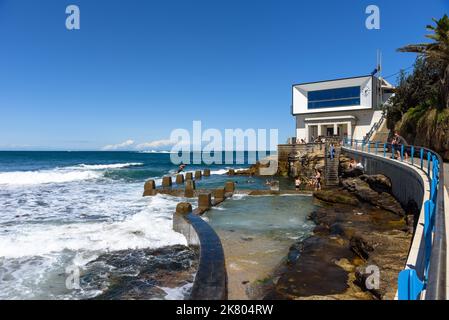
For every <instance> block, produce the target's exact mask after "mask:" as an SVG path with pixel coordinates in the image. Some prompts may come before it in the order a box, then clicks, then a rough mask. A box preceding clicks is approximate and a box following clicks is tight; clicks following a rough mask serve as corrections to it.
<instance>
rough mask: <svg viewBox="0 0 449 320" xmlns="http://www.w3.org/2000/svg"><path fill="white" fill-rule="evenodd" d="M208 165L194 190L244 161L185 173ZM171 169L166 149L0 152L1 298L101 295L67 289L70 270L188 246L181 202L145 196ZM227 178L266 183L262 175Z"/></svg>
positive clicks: (213, 183)
mask: <svg viewBox="0 0 449 320" xmlns="http://www.w3.org/2000/svg"><path fill="white" fill-rule="evenodd" d="M243 158H247V155H245V156H244V157H243ZM239 160H242V158H241V159H239ZM206 167H208V168H210V169H211V173H212V176H211V177H210V178H207V179H206V178H205V179H203V180H202V181H200V182H198V183H197V188H203V187H204V188H214V187H217V186H220V185H223V184H224V182H225V181H226V180H227V179H229V177H228V176H227V175H225V173H226V172H227V170H228V169H229V168H234V169H239V168H245V167H248V164H237V161H236V162H235V163H234V164H232V165H208V166H206V165H205V164H201V165H191V166H188V167H187V169H186V171H194V170H197V169H204V168H206ZM176 171H177V166H176V165H174V164H172V163H171V161H170V155H169V154H167V153H138V152H0V299H89V298H94V297H95V296H97V295H99V294H100V293H101V292H99V291H98V290H93V289H92V290H69V289H68V288H67V285H66V279H67V276H68V273H67V267H70V266H76V267H79V268H83V266H85V265H86V264H88V263H89V262H91V261H94V260H95V259H96V258H98V256H100V255H102V254H105V253H110V252H116V251H119V250H134V249H135V250H137V249H143V248H161V247H164V246H172V245H177V244H181V245H185V244H186V240H185V238H184V237H183V236H182V235H181V234H178V233H176V232H174V231H173V230H172V215H173V212H174V210H175V207H176V205H177V203H178V202H179V201H181V200H183V199H179V198H176V197H171V196H165V195H157V196H155V197H147V198H143V197H142V193H143V185H144V182H145V181H146V180H148V179H150V178H152V179H155V180H156V184H160V182H161V178H162V177H163V176H164V175H174V174H175V173H176ZM232 179H233V180H235V181H236V182H237V183H238V186H239V187H241V188H245V189H256V188H265V186H264V180H263V179H260V178H251V179H249V178H248V177H233V178H232ZM193 204H194V205H195V203H193ZM169 296H175V297H177V298H179V297H180V295H179V294H178V295H176V294H175V295H173V294H171V295H167V298H169Z"/></svg>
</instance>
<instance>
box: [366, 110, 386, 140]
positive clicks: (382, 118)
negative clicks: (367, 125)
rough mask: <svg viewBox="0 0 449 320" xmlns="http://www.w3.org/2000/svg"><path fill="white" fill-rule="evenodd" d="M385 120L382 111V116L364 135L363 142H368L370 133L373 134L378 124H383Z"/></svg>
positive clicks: (378, 126)
mask: <svg viewBox="0 0 449 320" xmlns="http://www.w3.org/2000/svg"><path fill="white" fill-rule="evenodd" d="M384 120H385V114H384V113H382V116H381V117H380V119H379V121H377V122H376V123H375V124H374V125H373V126H372V127H371V129H370V131H369V132H368V133H367V134H366V135H365V138H364V140H365V142H369V139H371V137H372V135H373V134H374V132H376V131H377V130H378V129H379V128H380V126H381V125H382V124H383V122H384Z"/></svg>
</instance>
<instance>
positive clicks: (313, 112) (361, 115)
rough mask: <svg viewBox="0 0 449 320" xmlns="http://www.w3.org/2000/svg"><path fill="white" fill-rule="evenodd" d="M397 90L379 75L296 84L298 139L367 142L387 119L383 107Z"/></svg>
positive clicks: (294, 101) (294, 94)
mask: <svg viewBox="0 0 449 320" xmlns="http://www.w3.org/2000/svg"><path fill="white" fill-rule="evenodd" d="M393 91H394V87H393V86H392V85H391V84H390V83H388V82H387V81H385V80H384V79H380V78H378V77H376V76H373V75H369V76H360V77H352V78H344V79H335V80H327V81H319V82H309V83H300V84H295V85H293V94H292V115H293V116H294V117H295V118H296V139H297V141H301V139H304V140H305V142H307V143H309V142H314V141H315V140H316V139H317V138H318V137H341V138H345V137H347V138H353V139H364V138H366V136H367V134H368V133H369V132H370V130H371V128H373V126H374V125H376V124H377V123H379V122H381V121H382V120H383V115H382V114H383V112H382V106H383V105H384V103H386V102H387V101H388V99H389V98H390V97H391V96H392V95H393Z"/></svg>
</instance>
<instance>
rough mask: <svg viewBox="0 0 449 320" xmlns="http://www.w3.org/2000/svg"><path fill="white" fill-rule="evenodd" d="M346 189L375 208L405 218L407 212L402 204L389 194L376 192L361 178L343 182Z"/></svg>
mask: <svg viewBox="0 0 449 320" xmlns="http://www.w3.org/2000/svg"><path fill="white" fill-rule="evenodd" d="M342 186H343V188H344V189H346V190H348V191H349V192H351V193H353V194H354V195H355V196H356V197H357V198H358V199H359V200H361V201H365V202H369V203H371V204H372V205H374V206H378V207H380V208H382V209H385V210H388V211H391V212H393V213H396V214H397V215H399V216H404V215H405V212H404V209H402V207H401V205H400V203H399V202H398V201H397V200H396V199H395V198H394V197H393V196H392V195H391V194H389V193H386V192H381V193H379V192H376V191H374V190H373V189H371V188H370V185H369V184H368V183H367V182H365V181H363V180H361V179H360V178H348V179H344V180H342Z"/></svg>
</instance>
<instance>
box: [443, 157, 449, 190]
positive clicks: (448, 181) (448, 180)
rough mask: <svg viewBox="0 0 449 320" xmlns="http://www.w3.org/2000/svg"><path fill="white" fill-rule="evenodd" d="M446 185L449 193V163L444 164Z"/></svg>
mask: <svg viewBox="0 0 449 320" xmlns="http://www.w3.org/2000/svg"><path fill="white" fill-rule="evenodd" d="M443 168H444V185H445V186H446V189H447V190H448V191H449V162H445V163H444V166H443Z"/></svg>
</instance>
